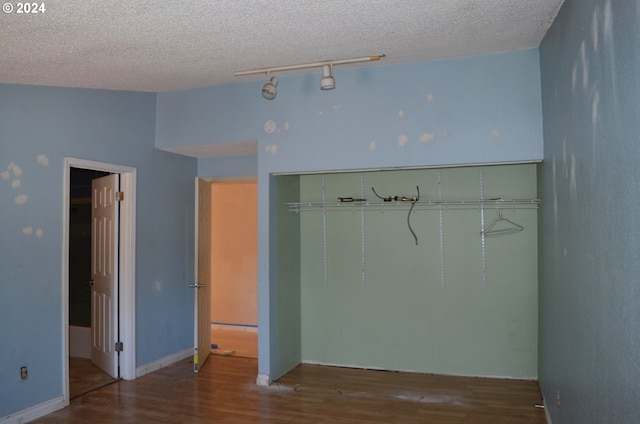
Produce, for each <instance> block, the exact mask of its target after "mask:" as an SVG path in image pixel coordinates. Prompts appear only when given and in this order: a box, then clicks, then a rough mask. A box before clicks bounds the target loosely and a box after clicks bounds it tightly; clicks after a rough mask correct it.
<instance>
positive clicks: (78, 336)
mask: <svg viewBox="0 0 640 424" xmlns="http://www.w3.org/2000/svg"><path fill="white" fill-rule="evenodd" d="M108 175H117V174H110V173H108V172H103V171H97V170H91V169H81V168H71V179H70V187H69V190H70V205H69V208H70V214H69V398H70V399H73V398H75V397H78V396H80V395H83V394H85V393H88V392H90V391H93V390H95V389H98V388H100V387H103V386H105V385H107V384H110V383H112V382H114V381H117V379H118V377H119V376H118V375H117V373H116V375H111V374H109V373H107V372H105V371H104V370H103V369H101V368H100V367H99V366H97V365H96V364H95V363H94V361H93V358H92V333H93V330H94V323H93V322H92V321H93V318H94V317H96V315H95V314H92V283H93V281H92V275H91V274H92V264H91V259H92V254H91V250H92V240H93V238H92V237H93V236H92V203H93V202H92V198H93V191H92V183H93V181H95V180H97V179H99V178H103V177H106V176H108ZM113 324H115V323H113ZM113 327H114V328H115V327H116V326H115V325H113Z"/></svg>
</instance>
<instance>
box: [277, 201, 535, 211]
mask: <svg viewBox="0 0 640 424" xmlns="http://www.w3.org/2000/svg"><path fill="white" fill-rule="evenodd" d="M540 203H542V201H541V200H540V199H502V198H497V199H484V200H442V201H438V200H419V201H417V202H415V206H414V210H441V209H442V210H444V211H446V210H458V209H507V208H508V209H537V208H538V207H539V205H540ZM286 205H287V206H288V208H289V211H290V212H296V213H299V212H308V211H321V212H322V211H343V212H349V211H352V212H356V211H360V210H362V209H364V210H371V211H379V212H386V211H395V210H397V211H406V210H407V209H409V208H410V207H411V202H410V201H405V202H399V201H394V202H380V201H375V202H369V201H365V202H339V201H335V202H292V203H286Z"/></svg>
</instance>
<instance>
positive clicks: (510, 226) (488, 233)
mask: <svg viewBox="0 0 640 424" xmlns="http://www.w3.org/2000/svg"><path fill="white" fill-rule="evenodd" d="M501 222H502V223H506V224H507V226H506V227H505V226H502V228H495V227H496V225H498V224H499V223H501ZM522 230H524V227H523V226H522V225H520V224H516V223H515V222H513V221H511V220H509V219H507V218H505V217H503V216H502V208H500V209H498V217H497V218H496V219H494V220H493V221H492V222H491V223H490V224H489V225H487V226H486V227H485V228H484V230H482V231H481V232H480V235H484V236H485V237H499V236H508V235H510V234H516V233H519V232H520V231H522Z"/></svg>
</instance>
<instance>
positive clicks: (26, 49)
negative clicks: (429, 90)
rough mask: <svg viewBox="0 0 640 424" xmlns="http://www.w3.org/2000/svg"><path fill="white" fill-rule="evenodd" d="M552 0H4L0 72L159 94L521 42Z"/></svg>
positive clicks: (533, 39) (19, 79)
mask: <svg viewBox="0 0 640 424" xmlns="http://www.w3.org/2000/svg"><path fill="white" fill-rule="evenodd" d="M562 1H563V0H384V1H383V0H320V1H317V0H316V1H305V0H269V1H262V0H193V1H183V0H163V1H158V0H134V1H131V0H126V1H125V0H102V1H94V0H45V1H44V5H45V11H44V12H40V13H37V14H33V13H32V14H24V13H22V14H19V13H17V8H18V2H17V1H14V0H3V1H2V3H5V2H8V4H10V5H11V6H13V11H12V12H11V13H5V12H6V11H5V12H0V82H5V83H19V84H38V85H52V86H66V87H87V88H106V89H119V90H136V91H152V92H161V91H169V90H180V89H187V88H193V87H200V86H209V85H218V84H226V83H232V82H239V81H246V80H251V79H256V78H262V77H261V76H251V77H234V76H233V72H234V71H240V70H247V69H255V68H263V67H272V66H281V65H291V64H298V63H305V62H317V61H323V60H332V59H343V58H350V57H360V56H368V55H371V54H380V53H382V54H386V57H385V58H384V59H383V60H382V61H380V62H372V63H368V64H360V65H358V66H377V65H385V64H398V63H407V62H421V61H426V60H432V59H440V58H446V57H454V56H468V55H477V54H486V53H495V52H501V51H508V50H517V49H524V48H531V47H537V46H538V45H539V43H540V41H541V40H542V37H543V36H544V34H545V33H546V31H547V29H548V28H549V26H550V25H551V22H552V21H553V19H554V18H555V16H556V14H557V12H558V9H559V7H560V5H561V4H562ZM38 4H42V3H38ZM4 7H8V6H6V3H5V6H4ZM348 66H351V65H348Z"/></svg>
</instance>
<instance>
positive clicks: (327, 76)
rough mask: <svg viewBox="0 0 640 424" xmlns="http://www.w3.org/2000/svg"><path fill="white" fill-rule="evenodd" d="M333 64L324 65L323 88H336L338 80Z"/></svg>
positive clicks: (321, 85) (321, 87)
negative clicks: (335, 76)
mask: <svg viewBox="0 0 640 424" xmlns="http://www.w3.org/2000/svg"><path fill="white" fill-rule="evenodd" d="M332 71H333V69H332V68H331V65H323V66H322V79H321V80H320V89H321V90H333V89H334V88H336V80H335V79H334V78H333V73H332Z"/></svg>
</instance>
